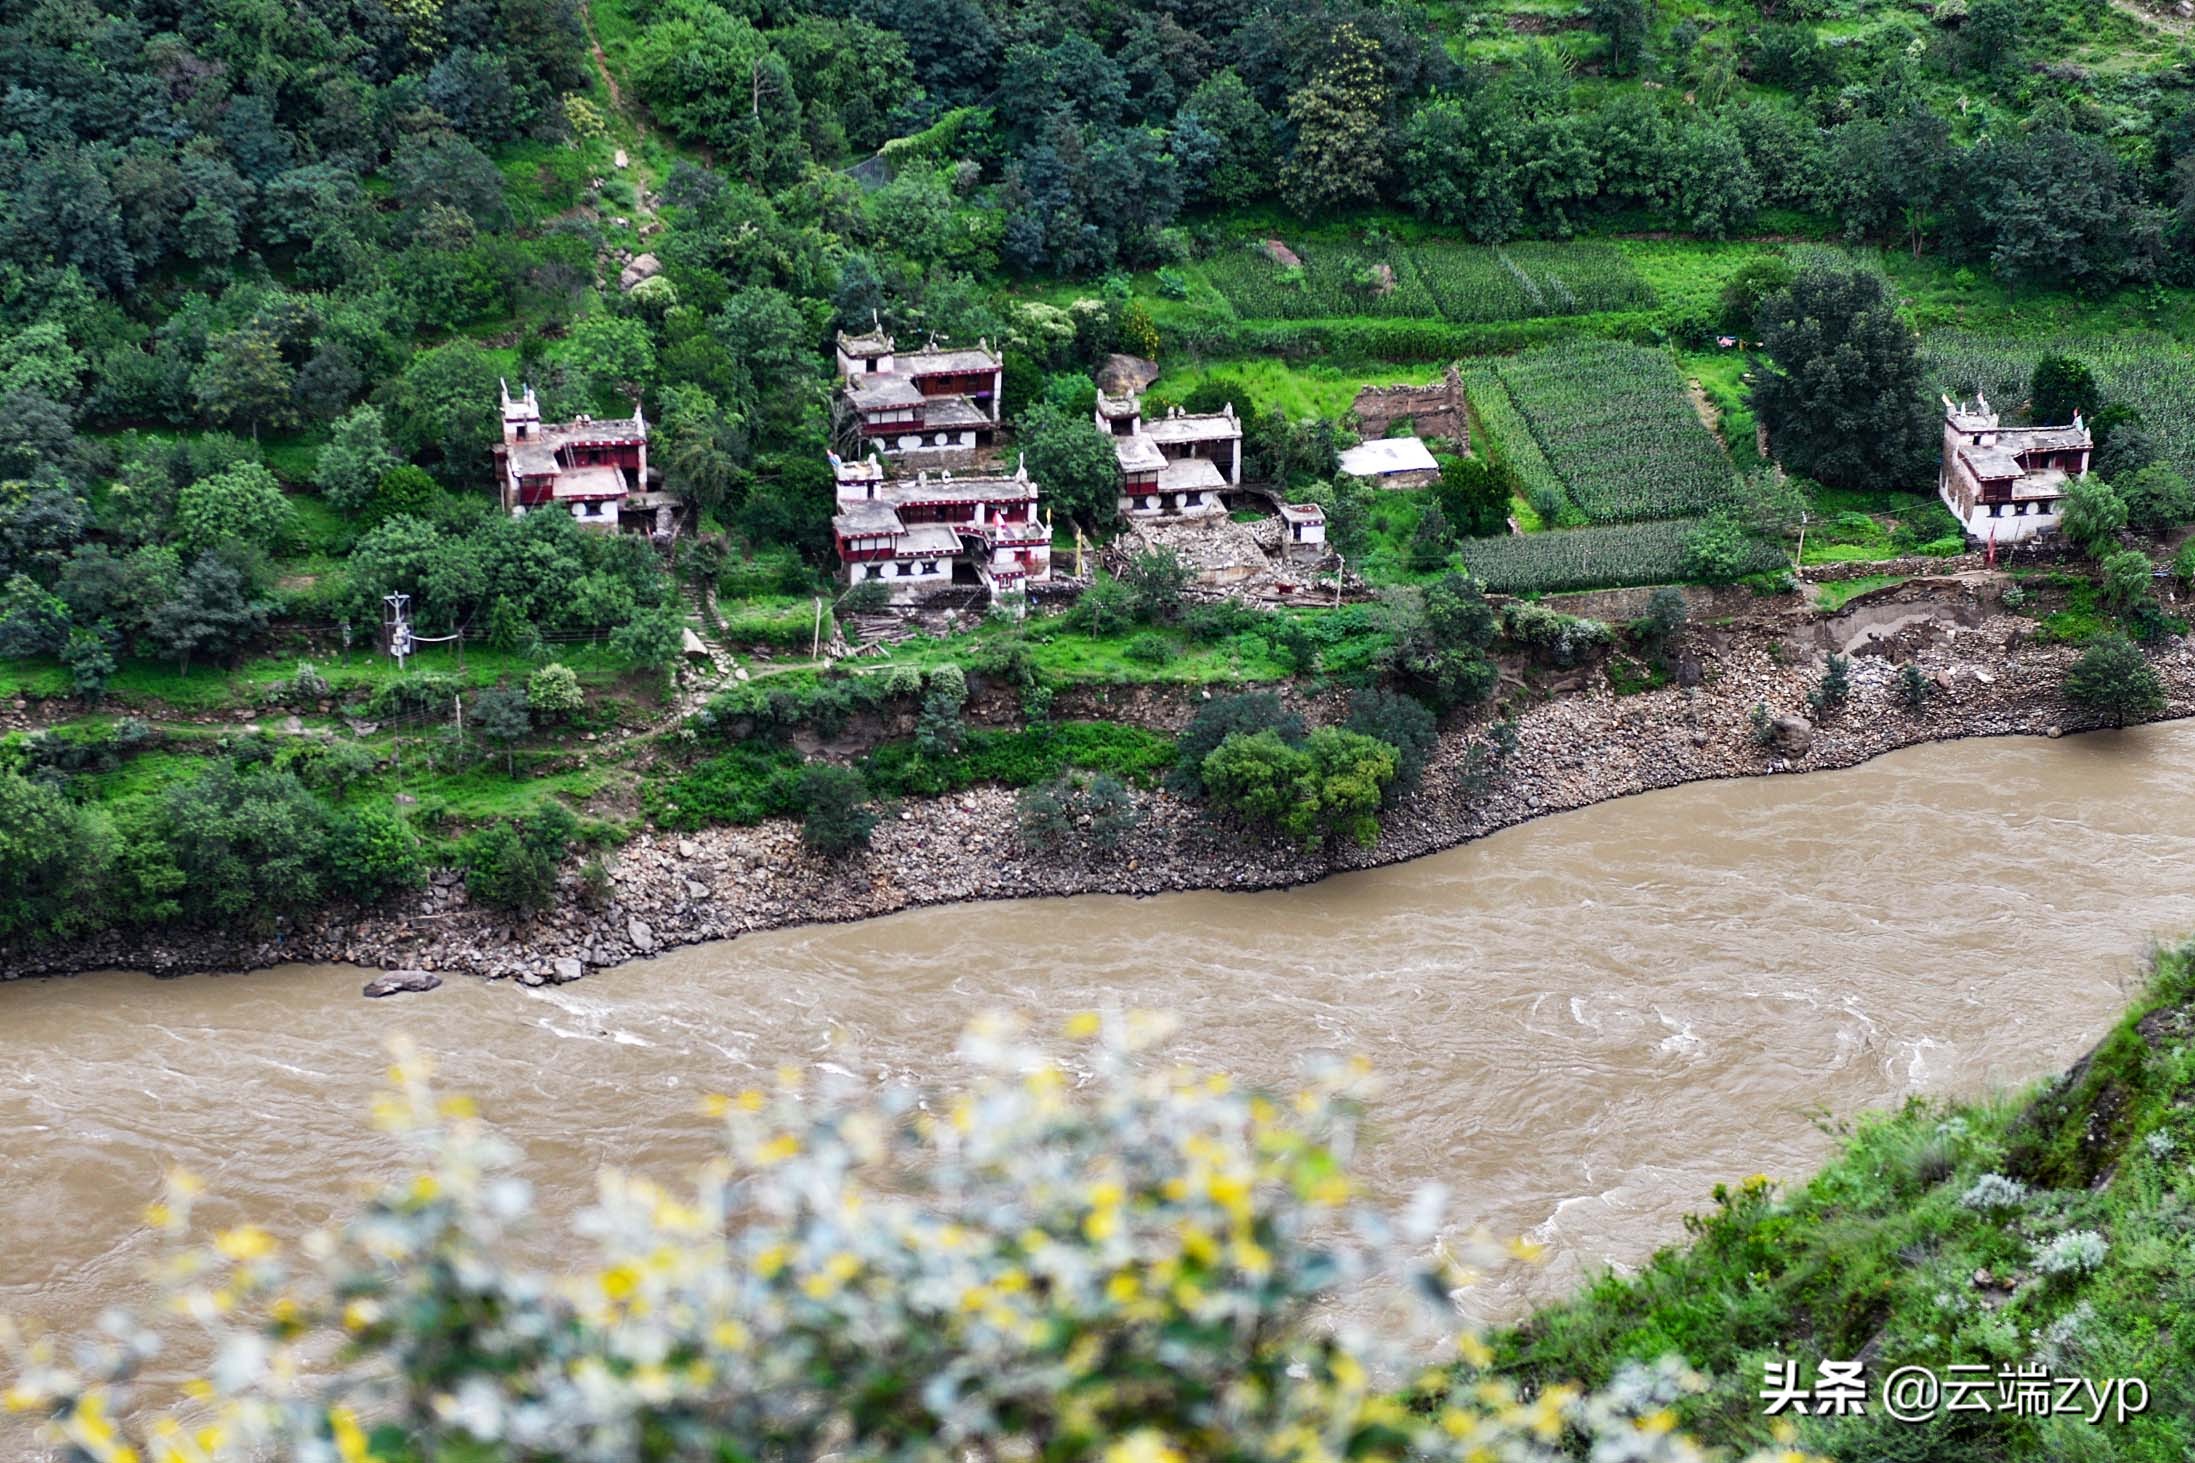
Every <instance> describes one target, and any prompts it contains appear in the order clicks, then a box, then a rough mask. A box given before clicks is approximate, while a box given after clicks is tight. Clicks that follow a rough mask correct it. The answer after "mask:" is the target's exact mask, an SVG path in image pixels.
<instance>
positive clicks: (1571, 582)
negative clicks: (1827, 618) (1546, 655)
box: [1463, 518, 1784, 594]
mask: <svg viewBox="0 0 2195 1463" xmlns="http://www.w3.org/2000/svg"><path fill="white" fill-rule="evenodd" d="M1698 527H1699V522H1698V520H1696V519H1681V518H1680V519H1670V520H1667V521H1665V522H1661V523H1614V524H1605V525H1598V526H1595V527H1591V528H1565V529H1558V530H1555V531H1554V532H1550V533H1530V534H1519V535H1515V536H1513V537H1510V538H1474V539H1466V540H1465V541H1464V545H1463V562H1464V567H1466V568H1468V569H1469V570H1470V571H1471V572H1472V573H1473V574H1475V575H1476V576H1478V577H1479V578H1480V579H1481V580H1483V581H1485V584H1486V587H1487V588H1488V589H1490V590H1493V591H1495V592H1497V593H1502V594H1552V593H1555V592H1557V591H1560V590H1565V589H1599V588H1603V587H1605V586H1611V585H1624V584H1669V583H1674V582H1676V581H1678V580H1681V579H1683V578H1684V577H1685V572H1684V546H1685V542H1686V540H1687V539H1689V538H1690V537H1691V536H1692V533H1693V531H1694V530H1695V529H1697V528H1698ZM1753 552H1754V554H1755V557H1756V559H1757V560H1758V562H1756V563H1751V564H1748V565H1746V566H1745V567H1746V569H1747V570H1748V571H1749V572H1753V573H1758V572H1760V571H1763V570H1767V569H1778V568H1782V567H1784V558H1783V555H1782V554H1781V553H1779V552H1778V551H1777V549H1776V546H1775V545H1773V544H1769V543H1758V544H1756V545H1755V546H1754V550H1753Z"/></svg>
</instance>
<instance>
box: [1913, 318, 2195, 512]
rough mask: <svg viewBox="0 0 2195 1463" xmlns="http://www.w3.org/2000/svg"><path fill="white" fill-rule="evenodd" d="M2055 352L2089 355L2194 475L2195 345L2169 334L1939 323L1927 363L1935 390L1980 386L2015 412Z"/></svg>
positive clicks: (2167, 451)
mask: <svg viewBox="0 0 2195 1463" xmlns="http://www.w3.org/2000/svg"><path fill="white" fill-rule="evenodd" d="M2052 353H2058V354H2063V355H2068V356H2072V357H2074V358H2075V359H2076V360H2080V361H2084V362H2086V363H2087V364H2088V366H2089V368H2090V369H2091V370H2093V371H2094V372H2095V373H2096V383H2097V385H2099V386H2100V387H2102V388H2103V393H2104V398H2105V401H2106V402H2123V403H2125V404H2126V405H2128V406H2131V407H2133V408H2134V409H2135V410H2136V411H2139V412H2140V413H2141V414H2142V427H2143V429H2144V430H2146V431H2147V432H2148V433H2149V434H2150V436H2151V437H2153V438H2154V439H2155V440H2156V442H2157V445H2158V447H2159V448H2160V449H2161V450H2162V451H2163V453H2164V457H2165V460H2166V461H2168V462H2170V463H2171V464H2172V465H2173V466H2174V467H2176V468H2178V469H2179V470H2180V471H2181V472H2182V473H2184V474H2186V475H2188V476H2189V477H2195V350H2191V349H2190V348H2189V347H2188V346H2187V345H2186V344H2184V343H2183V342H2180V341H2176V340H2173V339H2172V338H2170V337H2169V336H2163V335H2146V334H2126V335H2060V336H2051V337H2034V338H2027V337H2011V336H1990V335H1975V334H1971V333H1969V332H1966V331H1958V330H1947V331H1939V332H1936V333H1934V334H1931V335H1927V336H1924V337H1922V340H1921V368H1922V370H1923V371H1924V372H1925V373H1926V374H1927V379H1928V386H1929V390H1930V391H1932V392H1936V393H1940V394H1942V395H1947V396H1953V397H1959V398H1962V399H1966V400H1972V399H1973V396H1974V392H1975V390H1976V388H1977V387H1978V388H1980V389H1981V390H1982V391H1983V392H1985V393H1987V395H1988V397H1989V400H1990V404H1991V405H1993V406H1995V407H1997V408H1999V409H2000V410H2002V411H2003V412H2005V413H2006V414H2007V415H2008V416H2009V415H2010V414H2011V413H2012V412H2014V411H2017V410H2018V409H2019V408H2020V406H2021V405H2022V404H2023V403H2025V402H2026V400H2027V390H2028V383H2029V381H2030V380H2031V379H2032V378H2033V376H2034V374H2035V363H2036V362H2037V361H2039V360H2041V359H2042V358H2043V357H2044V356H2046V355H2050V354H2052ZM1931 399H1932V400H1933V398H1931ZM2091 410H2094V408H2093V407H2092V408H2091Z"/></svg>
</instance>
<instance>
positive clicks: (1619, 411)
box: [1496, 340, 1736, 524]
mask: <svg viewBox="0 0 2195 1463" xmlns="http://www.w3.org/2000/svg"><path fill="white" fill-rule="evenodd" d="M1496 369H1497V370H1498V371H1499V373H1500V375H1501V380H1502V384H1503V385H1504V386H1505V387H1506V388H1508V392H1509V396H1510V399H1511V400H1512V401H1513V402H1515V404H1516V408H1517V411H1518V414H1519V415H1520V416H1522V417H1523V419H1524V421H1525V423H1526V424H1527V425H1528V426H1529V427H1530V428H1531V431H1532V440H1533V441H1534V442H1535V443H1537V444H1538V446H1539V450H1540V452H1541V453H1542V454H1544V455H1545V457H1546V459H1547V462H1548V463H1549V464H1550V465H1551V466H1552V467H1553V469H1554V471H1555V473H1556V475H1557V476H1558V477H1560V478H1561V479H1562V484H1563V487H1564V489H1565V490H1566V491H1567V493H1568V495H1569V498H1570V501H1571V502H1573V503H1575V504H1576V505H1577V506H1578V507H1579V508H1580V509H1582V510H1584V513H1585V516H1586V517H1587V518H1589V519H1590V520H1592V521H1593V522H1594V523H1600V524H1608V523H1640V522H1646V521H1650V520H1655V519H1663V518H1691V517H1697V516H1699V515H1701V514H1705V513H1711V512H1713V511H1714V510H1715V509H1717V508H1720V507H1722V506H1723V505H1724V504H1725V503H1727V502H1729V501H1730V495H1731V490H1732V488H1733V486H1734V485H1735V481H1736V473H1735V470H1734V469H1733V468H1732V467H1731V465H1730V455H1729V454H1728V453H1727V452H1725V451H1724V450H1723V447H1722V444H1721V443H1720V442H1717V441H1716V440H1715V439H1714V437H1713V436H1712V435H1711V434H1710V433H1709V432H1708V430H1707V428H1706V427H1705V426H1704V425H1703V424H1702V423H1701V421H1700V419H1699V416H1698V414H1697V413H1696V412H1695V411H1693V409H1692V407H1691V405H1690V404H1689V402H1687V400H1686V399H1685V393H1684V380H1683V378H1682V377H1681V376H1680V375H1678V373H1677V367H1676V363H1675V362H1674V361H1672V360H1670V358H1669V357H1668V356H1667V355H1666V354H1665V353H1663V352H1661V351H1657V350H1650V349H1648V348H1647V347H1645V346H1636V345H1626V344H1623V343H1621V342H1617V341H1606V340H1579V341H1572V342H1568V343H1565V344H1563V345H1558V346H1549V347H1547V348H1545V349H1542V350H1534V351H1527V352H1525V353H1524V354H1523V355H1519V356H1511V357H1510V358H1508V359H1507V360H1504V361H1502V362H1501V363H1500V364H1499V365H1498V367H1497V368H1496Z"/></svg>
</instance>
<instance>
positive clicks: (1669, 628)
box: [1630, 584, 1691, 667]
mask: <svg viewBox="0 0 2195 1463" xmlns="http://www.w3.org/2000/svg"><path fill="white" fill-rule="evenodd" d="M1690 618H1691V612H1690V611H1689V610H1688V609H1687V608H1686V606H1685V602H1684V591H1683V590H1681V589H1679V588H1677V587H1676V586H1675V585H1673V584H1664V585H1663V586H1662V587H1661V588H1659V589H1657V590H1655V591H1654V593H1653V594H1652V595H1651V596H1649V597H1648V599H1647V601H1646V613H1644V614H1642V615H1640V616H1639V617H1638V618H1637V619H1635V620H1633V621H1632V622H1631V626H1630V629H1631V640H1632V643H1633V644H1635V645H1636V646H1637V647H1638V648H1639V653H1640V654H1641V655H1644V656H1645V657H1646V658H1647V659H1648V660H1650V661H1652V662H1653V663H1654V664H1655V665H1657V666H1662V667H1667V666H1668V664H1669V661H1670V659H1671V657H1672V656H1674V655H1675V654H1676V649H1677V645H1678V643H1679V642H1680V641H1682V640H1683V638H1684V627H1685V625H1686V623H1687V622H1688V621H1689V620H1690Z"/></svg>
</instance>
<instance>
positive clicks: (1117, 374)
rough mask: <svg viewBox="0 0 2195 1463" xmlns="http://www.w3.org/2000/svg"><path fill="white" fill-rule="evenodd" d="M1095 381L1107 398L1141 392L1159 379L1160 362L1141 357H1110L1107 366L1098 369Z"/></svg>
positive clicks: (1106, 360)
mask: <svg viewBox="0 0 2195 1463" xmlns="http://www.w3.org/2000/svg"><path fill="white" fill-rule="evenodd" d="M1095 379H1096V381H1097V384H1098V389H1099V390H1100V391H1103V392H1104V393H1105V394H1106V395H1107V396H1124V395H1126V394H1127V393H1128V392H1131V391H1141V390H1143V388H1145V387H1146V386H1149V385H1150V384H1151V383H1152V382H1153V381H1156V380H1157V379H1158V362H1157V361H1147V360H1145V359H1144V358H1143V357H1141V356H1126V355H1118V354H1115V355H1110V356H1107V357H1106V358H1105V364H1104V365H1102V366H1100V367H1098V368H1097V372H1096V375H1095Z"/></svg>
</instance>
